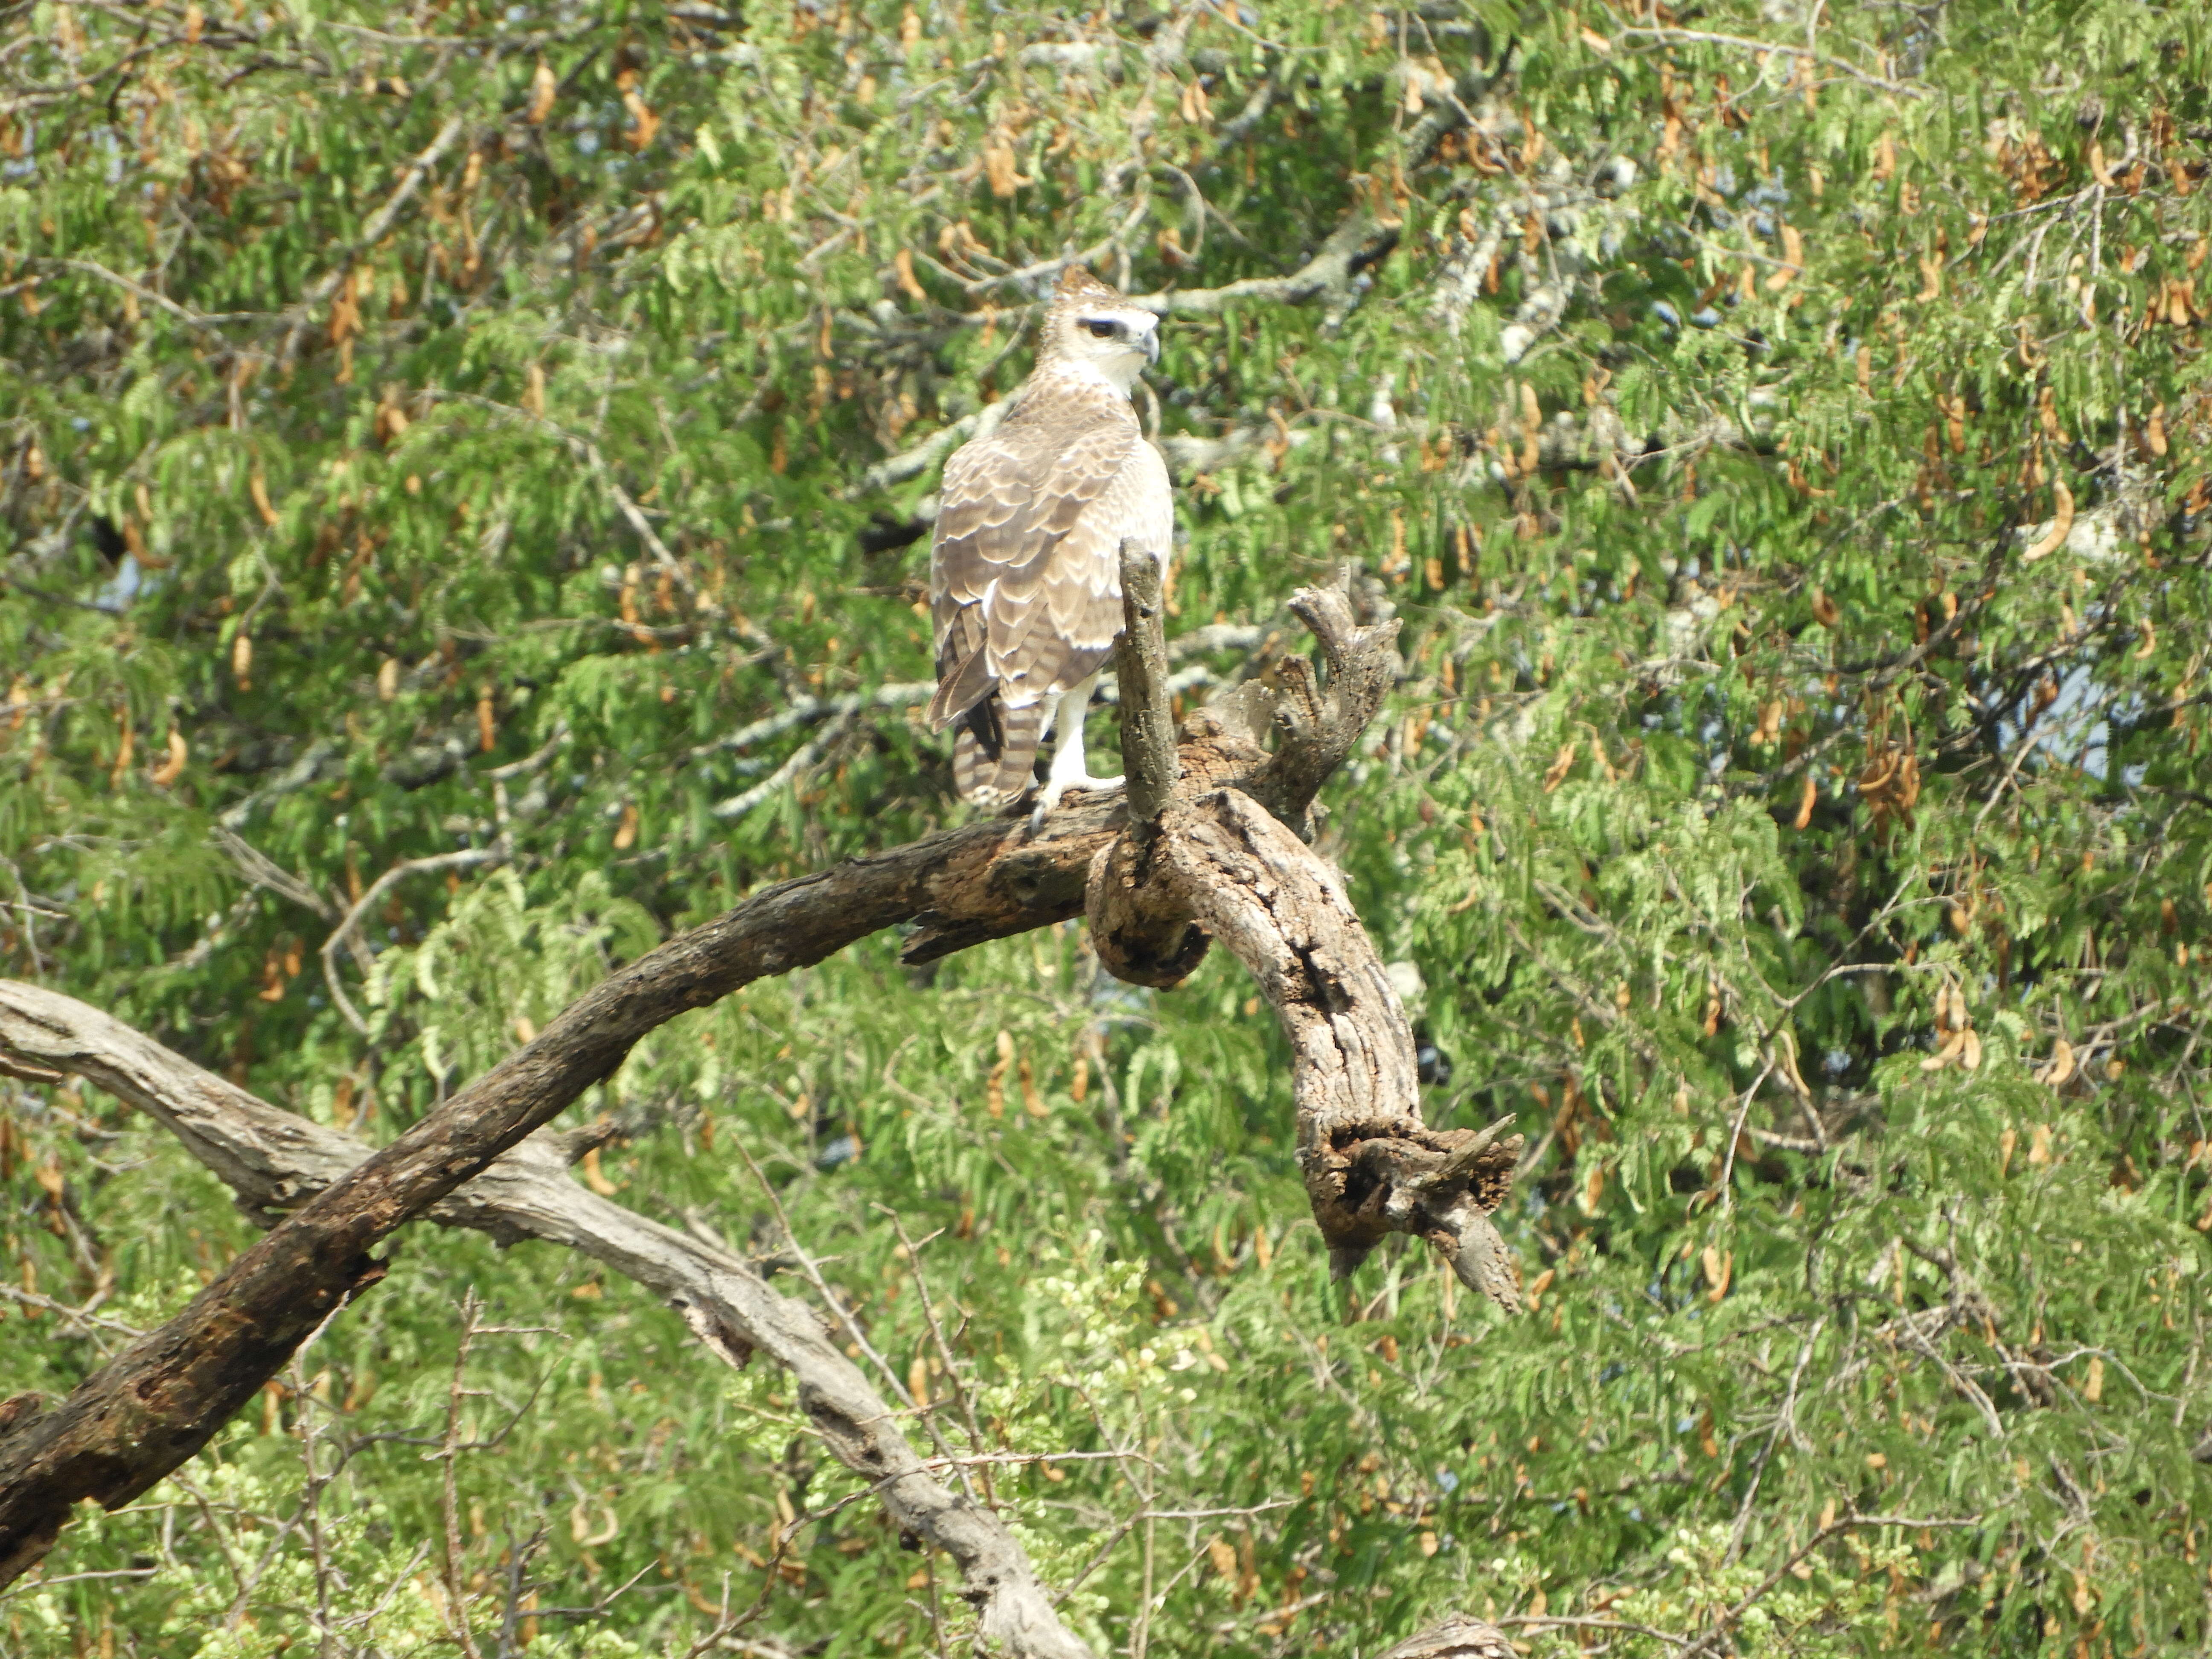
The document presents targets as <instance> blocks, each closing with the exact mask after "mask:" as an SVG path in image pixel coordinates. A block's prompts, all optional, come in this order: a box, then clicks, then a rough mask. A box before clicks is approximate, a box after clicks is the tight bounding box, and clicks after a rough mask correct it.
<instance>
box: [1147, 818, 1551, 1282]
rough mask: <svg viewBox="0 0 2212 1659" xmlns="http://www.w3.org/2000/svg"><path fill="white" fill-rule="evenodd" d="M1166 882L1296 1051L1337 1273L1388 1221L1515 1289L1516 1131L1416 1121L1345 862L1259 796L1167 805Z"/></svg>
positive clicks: (1470, 1278) (1394, 1022)
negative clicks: (1340, 870) (1511, 1207)
mask: <svg viewBox="0 0 2212 1659" xmlns="http://www.w3.org/2000/svg"><path fill="white" fill-rule="evenodd" d="M1155 865H1156V868H1157V870H1158V880H1159V882H1160V884H1161V886H1162V888H1163V890H1164V892H1165V893H1166V894H1168V895H1170V896H1171V897H1172V898H1173V900H1174V901H1175V902H1177V903H1178V904H1179V905H1180V906H1182V908H1187V909H1188V913H1189V914H1190V915H1192V916H1194V917H1195V918H1196V919H1197V921H1199V922H1200V924H1201V925H1202V926H1203V927H1205V928H1206V931H1207V932H1208V933H1211V934H1212V936H1213V937H1214V938H1215V939H1218V940H1219V941H1220V942H1221V944H1222V946H1223V947H1224V948H1225V949H1226V950H1228V951H1231V952H1232V953H1233V954H1234V955H1235V956H1236V957H1237V960H1238V961H1240V962H1242V963H1243V964H1244V966H1245V967H1246V968H1247V969H1249V970H1250V971H1251V974H1252V976H1253V978H1254V979H1255V980H1256V981H1258V982H1259V987H1260V993H1261V995H1262V996H1264V997H1266V998H1267V1000H1268V1002H1269V1003H1270V1004H1272V1005H1273V1007H1274V1010H1275V1017H1276V1018H1277V1019H1278V1020H1279V1021H1280V1022H1281V1024H1282V1028H1283V1034H1284V1036H1286V1037H1288V1038H1289V1039H1290V1043H1291V1055H1292V1060H1291V1066H1292V1094H1293V1098H1294V1100H1295V1102H1296V1103H1297V1148H1298V1166H1299V1168H1300V1170H1302V1171H1303V1173H1304V1176H1305V1184H1306V1195H1307V1197H1308V1198H1309V1199H1310V1200H1311V1202H1312V1204H1313V1212H1314V1219H1315V1221H1316V1223H1318V1224H1319V1225H1320V1228H1321V1233H1322V1239H1323V1241H1324V1242H1326V1243H1327V1244H1328V1253H1329V1262H1330V1267H1331V1268H1332V1270H1333V1271H1334V1273H1335V1274H1336V1276H1337V1277H1339V1278H1342V1277H1344V1276H1345V1275H1346V1274H1348V1273H1351V1272H1352V1269H1353V1268H1354V1267H1358V1265H1359V1263H1360V1262H1361V1261H1363V1260H1364V1259H1365V1257H1366V1255H1367V1253H1368V1252H1369V1251H1370V1250H1371V1249H1374V1248H1375V1246H1376V1244H1377V1243H1380V1242H1381V1241H1382V1239H1383V1235H1384V1234H1386V1233H1394V1232H1401V1233H1411V1234H1413V1236H1414V1237H1417V1238H1425V1239H1427V1240H1429V1241H1430V1242H1431V1243H1433V1244H1435V1245H1436V1246H1437V1249H1439V1250H1440V1251H1442V1252H1443V1254H1444V1255H1447V1256H1448V1257H1449V1259H1450V1261H1451V1263H1452V1266H1453V1268H1454V1271H1455V1272H1456V1273H1458V1275H1459V1277H1460V1279H1462V1281H1463V1282H1465V1283H1466V1285H1468V1287H1469V1288H1470V1289H1472V1290H1476V1291H1480V1292H1481V1293H1482V1294H1483V1295H1485V1296H1486V1297H1490V1298H1491V1299H1492V1301H1494V1302H1496V1303H1498V1304H1499V1305H1500V1306H1501V1307H1504V1308H1507V1309H1512V1308H1515V1307H1517V1306H1518V1305H1519V1297H1518V1293H1517V1291H1516V1287H1515V1284H1514V1279H1513V1275H1512V1272H1511V1267H1510V1262H1509V1260H1508V1258H1507V1256H1506V1253H1505V1247H1504V1241H1503V1240H1502V1239H1500V1238H1499V1237H1498V1231H1497V1230H1496V1229H1495V1228H1494V1227H1492V1225H1491V1223H1490V1216H1491V1214H1492V1212H1493V1211H1495V1210H1496V1209H1497V1208H1498V1206H1499V1205H1500V1204H1501V1203H1503V1202H1504V1199H1505V1195H1506V1193H1507V1190H1508V1188H1510V1184H1511V1182H1512V1177H1513V1165H1514V1162H1515V1160H1516V1158H1517V1157H1518V1156H1519V1153H1520V1150H1521V1137H1520V1136H1518V1135H1513V1136H1510V1137H1507V1138H1505V1139H1497V1138H1496V1137H1494V1136H1493V1135H1492V1133H1489V1132H1486V1131H1477V1130H1473V1129H1431V1128H1430V1127H1427V1126H1426V1125H1425V1123H1423V1121H1421V1106H1420V1082H1419V1076H1418V1074H1417V1072H1416V1070H1415V1062H1414V1058H1413V1031H1412V1030H1411V1028H1410V1027H1408V1026H1407V1024H1406V1014H1405V1010H1404V1008H1403V1007H1402V1006H1401V1005H1400V1003H1399V1001H1398V995H1397V993H1396V992H1395V991H1394V990H1393V989H1392V988H1391V986H1390V980H1389V975H1387V974H1386V973H1385V972H1384V971H1383V963H1382V961H1381V959H1380V958H1379V957H1376V954H1375V947H1374V945H1372V944H1371V943H1370V942H1369V940H1368V938H1367V930H1366V929H1365V928H1364V927H1361V926H1360V922H1359V917H1358V913H1357V912H1355V911H1354V910H1353V909H1352V901H1351V900H1350V898H1348V897H1347V896H1346V894H1345V890H1344V881H1343V878H1341V877H1340V876H1339V875H1338V874H1337V872H1335V871H1334V869H1332V868H1331V867H1330V866H1329V865H1328V863H1327V862H1326V861H1325V860H1322V858H1321V857H1319V856H1318V855H1317V854H1315V853H1314V852H1313V851H1312V849H1311V848H1308V847H1307V846H1306V845H1305V844H1304V842H1301V841H1299V840H1298V838H1297V836H1293V835H1292V834H1291V832H1290V831H1289V830H1288V829H1285V828H1284V827H1283V826H1282V825H1281V824H1280V823H1278V822H1277V821H1276V820H1275V819H1274V818H1273V817H1270V816H1269V815H1268V814H1267V813H1266V812H1264V811H1261V809H1260V807H1259V806H1258V805H1256V804H1255V802H1254V801H1253V800H1252V799H1251V798H1250V797H1249V796H1247V795H1243V794H1241V793H1238V792H1237V791H1236V790H1234V789H1219V790H1216V791H1214V792H1213V793H1210V794H1207V795H1203V796H1201V797H1200V798H1199V799H1197V800H1196V801H1194V802H1193V803H1191V804H1190V805H1189V806H1188V807H1180V806H1179V807H1176V808H1175V809H1173V810H1171V811H1170V813H1169V814H1168V816H1167V817H1165V818H1164V820H1163V821H1162V823H1161V825H1160V849H1159V852H1158V856H1157V858H1156V860H1155Z"/></svg>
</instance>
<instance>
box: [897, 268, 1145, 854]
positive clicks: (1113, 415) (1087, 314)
mask: <svg viewBox="0 0 2212 1659" xmlns="http://www.w3.org/2000/svg"><path fill="white" fill-rule="evenodd" d="M1158 330H1159V319H1158V318H1157V317H1155V316H1154V315H1153V314H1152V313H1151V312H1149V311H1142V310H1139V309H1137V308H1136V307H1133V306H1130V305H1129V304H1127V302H1126V301H1124V299H1123V298H1122V296H1121V294H1120V293H1119V292H1118V291H1116V290H1115V289H1111V288H1109V287H1108V286H1107V285H1106V284H1105V283H1102V282H1100V281H1099V280H1098V279H1097V277H1096V276H1092V275H1091V273H1090V272H1089V271H1087V270H1084V269H1083V268H1082V267H1081V266H1079V265H1071V266H1070V267H1068V269H1067V270H1066V271H1065V272H1064V273H1063V274H1062V275H1061V276H1060V286H1059V289H1058V290H1057V291H1056V292H1055V293H1054V296H1053V303H1052V308H1051V310H1050V311H1048V313H1046V315H1045V319H1044V325H1043V328H1042V331H1041V333H1040V336H1039V338H1038V344H1037V359H1036V368H1034V369H1033V370H1032V371H1031V372H1030V378H1029V379H1028V380H1026V381H1025V382H1024V383H1023V386H1022V389H1021V390H1020V391H1019V392H1017V393H1015V394H1014V399H1013V402H1012V404H1010V405H1009V406H1008V408H1007V410H1006V418H1005V419H1004V420H1002V421H1000V422H999V425H998V428H997V429H996V430H995V431H994V432H993V433H992V434H991V435H989V436H988V437H984V438H977V439H975V441H973V442H971V443H968V444H963V446H962V447H960V448H959V449H958V450H957V451H956V452H955V453H954V454H953V456H952V459H951V460H949V461H947V462H946V463H945V484H944V490H943V493H942V495H941V497H940V501H941V504H940V505H939V508H938V513H937V538H936V540H935V541H933V543H932V544H930V550H929V604H930V611H931V615H932V617H933V620H934V622H935V623H936V631H937V695H936V696H934V697H933V698H932V699H931V700H930V704H929V723H930V726H931V729H932V730H934V731H942V730H944V729H945V727H946V726H952V725H957V726H959V728H960V731H959V735H958V736H957V738H955V739H954V740H953V745H952V781H953V783H954V785H955V787H957V788H958V789H959V791H960V793H961V795H962V797H963V799H968V800H971V801H974V802H975V803H976V804H978V805H982V806H992V807H994V806H1001V805H1006V803H1007V802H1009V801H1012V800H1015V799H1018V798H1019V797H1020V796H1021V795H1022V793H1024V791H1026V790H1027V789H1028V788H1029V787H1030V783H1031V781H1032V780H1031V770H1032V768H1033V767H1034V765H1035V763H1036V752H1037V747H1038V744H1040V743H1041V742H1042V739H1043V737H1044V732H1045V727H1046V726H1047V725H1048V724H1049V725H1050V726H1052V728H1053V730H1054V736H1055V738H1056V741H1055V743H1054V748H1053V755H1052V766H1051V769H1050V771H1049V773H1048V775H1047V778H1046V781H1045V787H1044V790H1043V793H1042V794H1041V795H1040V796H1039V797H1038V799H1037V806H1036V812H1037V816H1038V817H1042V816H1043V815H1044V814H1045V813H1047V812H1048V811H1051V810H1052V809H1053V807H1054V806H1055V805H1058V804H1059V801H1060V794H1061V793H1062V792H1063V791H1065V790H1067V789H1111V788H1114V787H1116V786H1118V785H1119V784H1120V783H1121V779H1120V778H1118V777H1115V778H1094V777H1091V776H1090V775H1089V774H1088V773H1087V771H1086V770H1085V766H1084V760H1083V717H1084V713H1085V710H1086V709H1087V708H1089V707H1090V704H1091V690H1092V688H1093V687H1094V686H1096V685H1097V681H1098V671H1099V668H1100V667H1101V666H1102V665H1103V664H1104V662H1105V660H1106V659H1107V658H1108V657H1109V655H1111V654H1112V653H1113V649H1114V641H1115V636H1116V635H1119V634H1120V633H1121V544H1122V543H1123V542H1125V541H1126V542H1127V543H1128V544H1129V545H1130V548H1131V550H1133V551H1138V552H1146V553H1150V554H1152V556H1154V557H1155V558H1157V559H1158V560H1159V562H1160V568H1161V574H1162V575H1163V576H1164V575H1165V574H1166V568H1167V560H1168V550H1169V547H1170V543H1171V542H1172V540H1173V538H1174V534H1175V499H1174V496H1173V495H1172V494H1171V493H1170V490H1169V488H1168V471H1167V466H1166V464H1165V463H1164V462H1163V461H1162V460H1161V459H1160V455H1159V452H1158V450H1156V449H1154V448H1153V447H1152V445H1151V444H1149V443H1147V442H1146V441H1145V435H1144V431H1143V429H1142V428H1140V427H1139V425H1138V423H1137V413H1136V410H1133V409H1132V408H1131V407H1130V406H1129V388H1130V386H1133V384H1134V383H1135V381H1136V379H1137V372H1138V370H1139V369H1140V368H1143V367H1144V366H1145V365H1146V363H1149V362H1157V361H1158V358H1159V355H1160V338H1159V331H1158Z"/></svg>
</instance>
